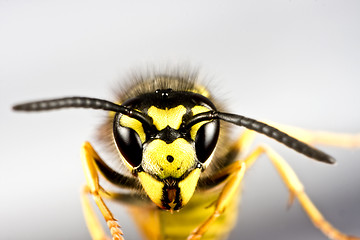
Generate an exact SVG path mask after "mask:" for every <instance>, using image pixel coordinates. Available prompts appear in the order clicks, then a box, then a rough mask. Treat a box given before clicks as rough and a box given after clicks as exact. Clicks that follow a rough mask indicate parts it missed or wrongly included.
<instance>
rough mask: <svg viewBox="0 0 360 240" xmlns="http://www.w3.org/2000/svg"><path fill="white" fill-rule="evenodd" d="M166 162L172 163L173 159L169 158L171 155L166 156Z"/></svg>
mask: <svg viewBox="0 0 360 240" xmlns="http://www.w3.org/2000/svg"><path fill="white" fill-rule="evenodd" d="M166 160H168V162H170V163H171V162H173V161H174V157H173V156H171V155H167V157H166Z"/></svg>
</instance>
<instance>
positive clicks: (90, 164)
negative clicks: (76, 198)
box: [81, 142, 124, 240]
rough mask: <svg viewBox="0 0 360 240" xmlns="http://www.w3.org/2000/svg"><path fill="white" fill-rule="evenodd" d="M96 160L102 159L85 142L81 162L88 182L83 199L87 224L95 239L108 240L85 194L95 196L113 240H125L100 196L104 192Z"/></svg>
mask: <svg viewBox="0 0 360 240" xmlns="http://www.w3.org/2000/svg"><path fill="white" fill-rule="evenodd" d="M95 159H100V157H99V155H98V154H97V153H96V152H95V150H94V149H93V147H92V146H91V144H90V143H89V142H85V143H84V144H83V146H82V148H81V161H82V165H83V169H84V172H85V177H86V182H87V186H85V188H84V193H83V197H82V203H83V209H84V215H85V219H86V224H87V226H88V228H89V232H90V234H91V237H92V238H93V239H96V240H97V239H99V240H100V239H107V237H106V235H105V233H104V231H103V229H102V227H101V224H100V223H99V221H98V220H97V217H96V215H95V213H94V212H93V210H92V208H91V205H90V203H89V201H88V199H86V196H84V194H86V193H90V194H91V195H92V196H93V198H94V201H95V203H96V205H97V206H98V207H99V209H100V212H101V213H102V215H103V216H104V218H105V221H106V223H107V225H108V227H109V229H110V232H111V235H112V238H113V240H123V239H124V238H123V237H122V234H123V233H122V231H121V230H120V226H119V224H118V223H117V221H116V219H115V218H114V217H113V215H112V213H111V212H110V210H109V209H108V207H107V206H106V204H105V202H104V201H103V199H102V197H101V195H100V193H101V191H102V190H101V186H100V185H99V178H98V173H97V169H96V165H95Z"/></svg>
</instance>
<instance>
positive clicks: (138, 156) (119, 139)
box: [113, 114, 143, 167]
mask: <svg viewBox="0 0 360 240" xmlns="http://www.w3.org/2000/svg"><path fill="white" fill-rule="evenodd" d="M117 115H118V116H115V120H114V126H113V128H114V129H113V131H114V138H115V142H116V145H117V147H118V149H119V151H120V153H121V154H122V155H123V156H124V158H125V160H126V161H127V162H128V163H129V164H130V165H131V166H132V167H137V166H139V165H140V164H141V160H142V150H143V147H142V142H141V139H140V137H139V135H138V133H137V132H136V131H135V130H133V129H131V128H129V127H123V126H121V125H120V123H119V119H120V116H119V114H117Z"/></svg>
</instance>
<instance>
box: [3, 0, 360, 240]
mask: <svg viewBox="0 0 360 240" xmlns="http://www.w3.org/2000/svg"><path fill="white" fill-rule="evenodd" d="M359 12H360V2H359V1H356V0H354V1H325V0H318V1H307V0H304V1H296V0H292V1H280V0H279V1H264V0H262V1H209V0H206V1H205V0H204V1H137V2H135V1H5V0H3V1H0V35H1V37H0V66H1V67H0V68H1V70H0V79H1V80H0V99H1V101H0V111H1V113H0V114H1V124H0V131H1V135H0V146H1V160H0V189H1V193H0V194H1V198H0V203H1V204H0V239H88V238H89V235H88V233H87V229H86V226H85V224H84V220H83V217H82V212H81V205H80V198H79V194H80V189H81V186H82V185H83V184H84V181H85V180H84V176H83V172H82V169H81V164H80V159H79V149H80V146H81V144H82V142H83V141H84V140H91V139H93V131H94V127H95V126H97V124H99V123H100V122H101V120H102V117H103V116H104V113H102V112H98V111H90V110H89V111H86V110H66V111H65V110H64V111H54V112H47V113H38V114H23V113H13V112H12V111H11V109H10V107H11V105H13V104H14V103H18V102H23V101H27V100H35V99H44V98H52V97H62V96H69V95H84V96H92V97H99V98H105V99H109V100H112V99H113V98H112V88H114V87H116V86H118V85H121V83H122V81H124V79H126V76H127V74H128V73H129V72H130V71H132V70H134V69H144V68H146V67H148V66H156V67H157V66H160V67H161V66H162V67H164V66H168V65H169V66H176V65H178V64H180V65H183V64H189V65H191V66H194V67H199V68H200V73H201V76H203V77H204V78H206V79H209V81H210V85H211V86H212V87H213V89H214V92H215V94H218V95H220V96H221V99H223V100H224V101H225V103H227V104H228V106H229V109H230V110H231V112H234V113H238V114H243V115H246V116H249V117H254V118H257V119H269V120H272V121H276V122H280V123H285V124H290V125H296V126H300V127H304V128H308V129H322V130H329V131H334V132H347V133H358V132H360V124H359V122H360V111H359V106H358V105H359V103H360V96H359V89H360V81H359V76H360V67H359V63H360V44H359V42H360V28H359V23H360V14H359ZM263 141H266V142H267V143H269V144H271V146H273V147H274V148H275V149H276V150H278V151H279V152H280V153H281V154H282V155H283V156H284V157H285V158H286V159H288V162H289V163H290V164H291V166H292V167H293V168H294V169H295V171H296V172H297V173H298V175H299V177H300V179H301V180H302V181H303V183H304V185H305V187H306V189H307V192H308V194H309V195H310V197H311V198H312V199H313V201H314V202H315V204H316V205H317V206H319V208H320V210H321V211H322V212H323V213H324V215H325V216H326V217H327V218H328V220H330V221H331V222H332V223H333V224H334V225H335V226H336V227H338V228H339V229H341V230H343V231H344V232H346V233H352V234H354V235H358V236H359V235H360V188H359V182H360V177H359V170H360V151H359V150H349V149H346V150H344V149H336V148H330V147H321V148H322V149H323V150H325V151H327V152H329V153H330V154H332V155H333V156H334V157H336V159H337V160H338V164H337V165H335V166H329V165H326V164H321V163H317V162H315V161H312V160H310V159H307V158H305V157H303V156H300V155H298V154H297V153H295V152H293V151H291V150H288V149H286V148H285V147H283V146H281V145H280V144H277V143H276V142H274V141H268V140H267V139H266V138H264V137H259V138H258V139H257V142H263ZM287 198H288V192H287V190H286V188H285V187H284V184H283V183H282V182H281V180H280V178H279V177H278V175H277V174H276V172H275V170H274V169H273V167H272V166H271V164H270V163H269V161H268V160H267V159H266V158H265V157H263V158H261V160H260V161H259V162H257V163H256V165H255V166H254V167H253V168H252V169H251V170H250V171H249V172H248V173H247V175H246V179H245V184H244V191H243V199H242V203H241V212H240V213H241V214H240V215H239V221H238V225H237V227H236V229H235V230H234V232H233V233H232V235H231V237H230V239H245V240H251V239H256V240H258V239H274V240H275V239H277V240H279V239H299V240H300V239H301V240H302V239H319V240H320V239H326V238H325V237H324V236H323V235H322V234H321V233H320V232H319V231H318V230H316V229H315V228H314V227H313V226H312V224H311V223H310V222H309V220H308V219H307V217H306V216H305V214H304V213H303V211H302V209H301V208H300V206H299V204H298V202H296V201H295V203H294V205H293V206H292V208H290V209H289V210H288V211H287V210H286V202H287ZM111 208H112V210H113V211H114V213H115V216H116V217H117V218H119V222H120V224H121V225H122V226H123V230H124V232H125V234H126V235H125V236H126V237H127V239H136V238H137V237H136V236H137V235H136V232H137V230H136V229H135V227H134V225H133V224H132V222H131V220H130V219H129V217H128V216H127V215H126V210H125V209H124V208H123V207H121V206H118V205H111Z"/></svg>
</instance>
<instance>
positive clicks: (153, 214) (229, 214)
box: [129, 192, 239, 240]
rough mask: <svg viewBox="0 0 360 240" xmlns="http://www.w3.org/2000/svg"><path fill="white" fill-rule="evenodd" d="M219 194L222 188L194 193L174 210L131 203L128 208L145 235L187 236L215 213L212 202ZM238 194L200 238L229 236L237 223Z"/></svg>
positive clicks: (176, 239) (166, 239)
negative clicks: (181, 206)
mask: <svg viewBox="0 0 360 240" xmlns="http://www.w3.org/2000/svg"><path fill="white" fill-rule="evenodd" d="M218 196H219V192H205V193H199V192H198V193H195V194H194V195H193V197H192V198H191V200H190V201H189V203H188V204H187V205H186V206H185V207H184V208H183V209H181V210H180V211H179V212H173V213H171V212H169V211H164V210H160V209H158V208H154V207H149V208H141V207H131V208H130V209H129V210H130V212H131V213H132V214H131V215H132V217H133V218H134V219H135V222H136V223H137V225H138V227H139V228H140V230H141V231H142V233H143V235H144V237H145V239H149V240H153V239H156V240H184V239H186V238H187V237H188V236H189V234H190V233H191V232H192V231H193V230H194V229H195V228H196V227H198V226H199V225H200V224H202V223H203V222H204V221H205V220H206V219H207V218H208V217H209V216H210V215H211V214H212V213H213V211H214V207H213V205H212V204H213V203H214V202H215V201H216V199H217V198H218ZM238 196H239V194H237V195H236V197H235V198H233V199H232V200H231V201H230V203H229V205H228V206H227V208H226V210H225V212H224V213H223V214H222V215H221V216H220V217H219V218H218V219H216V221H215V222H214V223H213V224H212V225H211V227H210V229H209V230H208V232H206V233H205V235H204V236H203V237H202V238H201V240H220V239H226V237H227V235H228V234H229V233H230V231H231V230H232V228H233V227H234V226H235V223H236V218H237V214H238V202H239V197H238ZM209 206H210V207H209Z"/></svg>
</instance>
